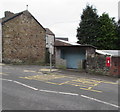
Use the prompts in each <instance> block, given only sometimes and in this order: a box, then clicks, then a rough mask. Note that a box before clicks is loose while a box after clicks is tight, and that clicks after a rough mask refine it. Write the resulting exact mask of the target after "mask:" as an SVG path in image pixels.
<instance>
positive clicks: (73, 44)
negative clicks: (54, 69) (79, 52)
mask: <svg viewBox="0 0 120 112" xmlns="http://www.w3.org/2000/svg"><path fill="white" fill-rule="evenodd" d="M54 46H55V47H93V48H96V47H95V46H92V45H82V44H78V43H76V42H69V41H65V40H60V39H56V40H55V45H54Z"/></svg>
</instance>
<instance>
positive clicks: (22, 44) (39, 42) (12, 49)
mask: <svg viewBox="0 0 120 112" xmlns="http://www.w3.org/2000/svg"><path fill="white" fill-rule="evenodd" d="M45 36H46V30H45V28H44V27H43V26H42V25H41V24H40V23H39V22H38V21H37V20H36V19H35V18H34V17H33V16H32V14H31V13H30V12H29V11H28V10H25V11H23V12H20V13H17V14H14V13H12V12H9V11H6V12H5V17H4V18H2V58H3V61H4V62H10V63H11V62H22V63H29V64H33V63H44V61H45V49H46V42H45Z"/></svg>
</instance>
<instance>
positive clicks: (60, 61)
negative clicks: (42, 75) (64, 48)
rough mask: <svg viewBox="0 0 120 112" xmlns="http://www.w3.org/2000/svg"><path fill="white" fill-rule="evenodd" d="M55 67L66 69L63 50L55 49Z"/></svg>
mask: <svg viewBox="0 0 120 112" xmlns="http://www.w3.org/2000/svg"><path fill="white" fill-rule="evenodd" d="M55 51H56V52H55V66H56V68H62V69H66V60H64V59H62V58H61V57H60V56H61V50H60V49H58V48H55Z"/></svg>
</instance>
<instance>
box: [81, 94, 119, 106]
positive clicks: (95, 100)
mask: <svg viewBox="0 0 120 112" xmlns="http://www.w3.org/2000/svg"><path fill="white" fill-rule="evenodd" d="M81 97H83V98H87V99H90V100H93V101H97V102H100V103H104V104H106V105H110V106H113V107H116V108H120V107H119V106H118V105H115V104H112V103H108V102H104V101H102V100H98V99H95V98H92V97H88V96H85V95H81Z"/></svg>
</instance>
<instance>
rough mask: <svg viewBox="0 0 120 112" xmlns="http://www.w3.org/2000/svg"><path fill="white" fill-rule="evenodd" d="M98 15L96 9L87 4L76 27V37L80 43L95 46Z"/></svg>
mask: <svg viewBox="0 0 120 112" xmlns="http://www.w3.org/2000/svg"><path fill="white" fill-rule="evenodd" d="M98 32H99V27H98V15H97V10H96V9H95V8H93V6H89V5H87V6H86V8H85V9H84V10H83V14H82V15H81V21H80V23H79V27H78V28H77V35H76V36H77V38H78V43H80V44H91V45H94V46H96V38H97V36H98Z"/></svg>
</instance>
